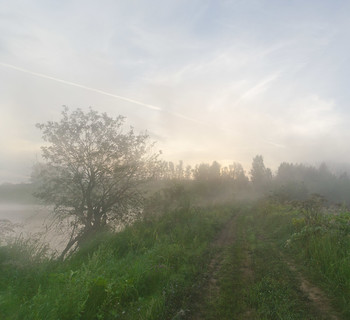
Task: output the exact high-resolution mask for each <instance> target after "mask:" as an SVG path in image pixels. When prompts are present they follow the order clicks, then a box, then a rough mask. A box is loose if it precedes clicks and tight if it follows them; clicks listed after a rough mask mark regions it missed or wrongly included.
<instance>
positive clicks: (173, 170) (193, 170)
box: [156, 155, 350, 205]
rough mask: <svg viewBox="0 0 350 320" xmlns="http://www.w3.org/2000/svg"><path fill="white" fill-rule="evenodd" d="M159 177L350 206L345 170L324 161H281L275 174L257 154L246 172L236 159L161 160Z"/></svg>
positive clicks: (285, 198)
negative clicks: (315, 197)
mask: <svg viewBox="0 0 350 320" xmlns="http://www.w3.org/2000/svg"><path fill="white" fill-rule="evenodd" d="M156 178H157V179H158V180H192V181H197V182H201V183H207V184H211V185H212V186H213V184H215V186H216V187H218V186H223V187H225V186H227V185H231V186H232V185H234V186H235V187H236V189H242V190H244V191H247V190H249V191H254V192H257V193H261V194H264V195H270V196H273V197H277V198H279V200H281V201H290V200H303V199H306V198H308V197H309V196H310V195H311V194H320V195H322V196H324V197H325V198H326V199H327V200H328V201H330V202H332V203H338V204H346V205H350V178H349V175H348V173H347V171H343V172H341V173H339V172H338V173H335V172H333V171H332V170H330V169H329V167H328V166H327V164H325V163H322V164H321V165H319V166H318V167H316V166H311V165H306V164H295V163H287V162H283V163H281V164H280V165H279V167H278V169H277V171H276V172H275V173H273V172H272V170H271V169H270V168H268V167H266V166H265V164H264V159H263V156H261V155H256V156H255V157H254V158H253V160H252V164H251V168H250V170H249V172H248V173H247V172H246V171H245V170H244V168H243V166H242V165H241V164H240V163H238V162H233V163H232V164H230V165H228V166H222V165H221V164H220V163H219V162H217V161H213V162H212V163H211V164H210V163H200V164H197V165H195V166H193V167H192V166H190V165H186V166H185V165H184V163H183V161H179V162H178V163H174V162H171V161H161V162H160V164H159V170H158V171H157V175H156Z"/></svg>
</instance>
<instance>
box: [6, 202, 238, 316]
mask: <svg viewBox="0 0 350 320" xmlns="http://www.w3.org/2000/svg"><path fill="white" fill-rule="evenodd" d="M231 212H232V210H230V209H227V208H224V209H223V208H213V209H210V210H199V209H198V210H196V209H182V210H177V211H173V212H171V213H168V214H163V215H161V216H158V217H149V218H148V219H145V220H144V221H142V222H138V223H136V224H134V225H133V226H131V227H128V228H126V229H125V230H124V231H123V232H120V233H118V234H116V235H111V234H104V235H101V236H100V237H99V238H97V239H94V241H92V242H91V243H90V244H88V245H86V246H85V247H84V248H82V249H81V250H80V251H79V252H78V253H77V254H75V255H74V256H72V257H71V258H70V259H68V260H66V261H64V262H63V263H58V262H55V261H49V260H47V259H45V258H44V257H43V253H44V252H42V251H40V250H39V252H36V250H37V248H35V246H34V245H35V244H34V245H33V246H30V245H25V244H23V243H22V244H18V243H17V244H14V245H13V246H10V247H2V248H1V250H0V261H1V265H0V288H1V292H0V304H1V307H0V318H1V319H167V318H171V315H173V314H174V313H176V312H177V311H178V310H179V309H180V308H181V306H182V304H183V303H184V301H185V300H186V297H188V296H189V294H190V293H191V288H192V285H193V283H194V282H195V281H196V279H197V278H198V277H199V275H200V274H201V272H202V271H203V267H204V266H205V262H206V260H207V259H209V256H210V254H211V251H210V247H209V244H210V242H211V241H212V239H213V238H214V236H215V235H216V233H217V232H218V231H219V230H220V229H221V227H222V225H223V223H224V222H225V221H226V220H227V219H228V217H229V216H230V214H231ZM204 268H205V267H204Z"/></svg>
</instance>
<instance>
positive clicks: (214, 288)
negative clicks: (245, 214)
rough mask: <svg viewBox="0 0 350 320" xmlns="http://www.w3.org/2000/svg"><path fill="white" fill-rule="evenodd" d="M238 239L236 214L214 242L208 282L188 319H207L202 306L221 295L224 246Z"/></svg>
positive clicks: (197, 298) (207, 276)
mask: <svg viewBox="0 0 350 320" xmlns="http://www.w3.org/2000/svg"><path fill="white" fill-rule="evenodd" d="M235 240H236V216H234V217H233V218H231V219H230V220H229V221H228V222H227V223H226V225H225V227H224V228H223V229H222V230H221V232H220V234H219V235H218V237H217V238H216V240H215V241H214V242H213V243H212V247H213V249H214V251H215V252H216V253H215V255H214V257H213V258H212V259H211V260H210V262H209V266H208V272H207V275H206V284H205V285H204V287H203V288H202V290H201V294H200V296H197V297H196V301H197V302H196V303H195V304H194V306H193V310H191V313H190V315H189V316H188V317H187V319H190V320H202V319H205V315H204V314H203V313H204V310H205V308H204V307H203V306H202V304H203V303H205V301H209V300H211V299H212V298H213V297H216V296H218V295H219V286H218V283H217V282H218V273H219V272H220V269H221V266H222V263H223V254H224V248H226V247H228V246H230V245H231V244H233V243H234V242H235Z"/></svg>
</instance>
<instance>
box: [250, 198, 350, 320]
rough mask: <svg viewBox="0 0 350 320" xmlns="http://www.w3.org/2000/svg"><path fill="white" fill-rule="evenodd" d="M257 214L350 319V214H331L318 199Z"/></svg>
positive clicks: (265, 208) (271, 207) (275, 205)
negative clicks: (301, 204)
mask: <svg viewBox="0 0 350 320" xmlns="http://www.w3.org/2000/svg"><path fill="white" fill-rule="evenodd" d="M305 207H306V209H304V208H305ZM257 210H258V211H260V212H259V213H260V216H261V217H264V219H260V223H261V224H262V225H265V227H266V228H267V230H270V232H271V236H272V237H274V238H275V239H276V240H277V242H278V243H279V245H280V248H281V249H283V251H284V252H285V253H287V254H289V255H290V257H291V258H292V259H294V261H295V262H296V263H297V264H298V265H299V266H302V268H303V272H305V274H306V275H307V276H308V277H309V278H311V280H313V282H314V284H315V285H317V286H319V287H321V288H322V289H323V290H324V291H325V293H327V295H328V296H329V297H330V298H331V299H332V302H333V304H334V306H335V307H336V309H338V310H340V311H341V312H342V314H343V315H344V317H345V318H346V319H347V318H350V304H349V301H350V213H349V212H347V211H346V210H344V209H339V210H336V211H331V210H330V209H327V208H325V207H321V206H319V205H318V204H317V203H316V204H315V199H311V200H310V199H309V200H306V205H305V203H304V204H303V206H302V207H300V205H297V206H295V205H293V206H291V205H281V204H278V203H272V202H266V203H264V204H260V206H259V207H258V209H257Z"/></svg>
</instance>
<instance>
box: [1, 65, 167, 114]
mask: <svg viewBox="0 0 350 320" xmlns="http://www.w3.org/2000/svg"><path fill="white" fill-rule="evenodd" d="M0 66H2V67H5V68H10V69H13V70H17V71H20V72H24V73H28V74H31V75H33V76H36V77H40V78H44V79H48V80H52V81H56V82H60V83H63V84H66V85H69V86H73V87H77V88H81V89H84V90H89V91H92V92H96V93H99V94H103V95H105V96H109V97H113V98H116V99H120V100H124V101H127V102H131V103H134V104H137V105H140V106H143V107H146V108H148V109H151V110H156V111H162V110H163V109H162V108H160V107H157V106H153V105H151V104H147V103H143V102H140V101H137V100H134V99H130V98H127V97H123V96H119V95H116V94H114V93H110V92H106V91H103V90H100V89H96V88H91V87H88V86H84V85H82V84H79V83H75V82H71V81H66V80H63V79H59V78H55V77H51V76H48V75H46V74H42V73H38V72H34V71H30V70H27V69H23V68H20V67H17V66H14V65H11V64H8V63H3V62H0Z"/></svg>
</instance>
